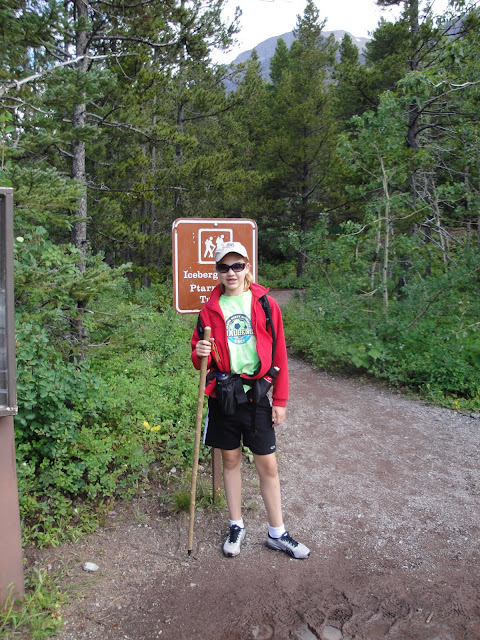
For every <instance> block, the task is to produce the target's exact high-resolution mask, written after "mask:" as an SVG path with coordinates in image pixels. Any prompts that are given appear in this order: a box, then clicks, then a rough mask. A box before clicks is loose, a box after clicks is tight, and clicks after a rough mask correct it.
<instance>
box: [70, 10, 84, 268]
mask: <svg viewBox="0 0 480 640" xmlns="http://www.w3.org/2000/svg"><path fill="white" fill-rule="evenodd" d="M74 12H75V13H74V17H75V21H76V30H75V53H76V55H77V57H78V56H83V55H85V53H86V51H87V42H88V38H87V31H86V25H87V19H88V9H87V5H86V3H85V2H83V1H82V0H75V3H74ZM77 68H78V69H81V70H82V71H85V70H86V69H87V61H86V60H85V58H83V59H82V60H80V61H79V62H78V63H77ZM86 123H87V107H86V104H85V103H84V102H83V103H80V104H76V105H75V106H74V108H73V117H72V126H73V140H72V178H73V179H74V180H77V181H78V182H80V183H81V184H82V185H83V188H84V189H83V195H82V196H81V197H80V198H79V199H78V201H77V209H76V211H75V212H74V216H75V221H74V223H73V227H72V236H71V238H72V244H73V245H74V246H75V247H76V248H77V249H78V251H79V252H80V260H79V263H78V267H79V269H80V271H82V272H83V271H85V259H86V255H87V188H86V173H85V142H83V141H82V140H79V139H78V137H77V136H78V133H77V132H76V129H82V128H83V127H84V126H85V125H86Z"/></svg>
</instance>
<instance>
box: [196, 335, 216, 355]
mask: <svg viewBox="0 0 480 640" xmlns="http://www.w3.org/2000/svg"><path fill="white" fill-rule="evenodd" d="M213 340H214V338H210V340H199V341H198V342H197V344H196V345H195V349H196V352H197V356H198V357H199V358H204V357H205V356H209V355H210V354H211V352H212V343H213Z"/></svg>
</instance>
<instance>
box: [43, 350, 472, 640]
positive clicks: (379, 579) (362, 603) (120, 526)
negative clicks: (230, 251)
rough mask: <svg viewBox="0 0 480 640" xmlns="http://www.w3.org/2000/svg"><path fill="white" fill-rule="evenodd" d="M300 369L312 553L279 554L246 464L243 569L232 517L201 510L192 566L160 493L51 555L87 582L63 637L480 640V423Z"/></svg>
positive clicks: (301, 450)
mask: <svg viewBox="0 0 480 640" xmlns="http://www.w3.org/2000/svg"><path fill="white" fill-rule="evenodd" d="M290 372H291V386H290V391H291V401H290V402H289V407H288V418H287V420H286V422H285V424H284V425H282V426H280V427H279V428H278V434H277V437H278V460H279V468H280V474H281V480H282V487H283V501H284V511H285V523H286V525H287V528H288V529H289V531H290V532H291V533H292V535H294V536H295V537H297V538H299V539H301V540H302V541H303V542H305V543H306V544H307V545H308V546H309V547H310V548H311V549H312V555H311V557H310V558H309V559H307V560H304V561H298V560H293V559H291V558H289V557H288V556H286V555H284V554H281V553H278V552H275V551H272V550H269V549H267V548H266V547H265V545H264V538H265V514H264V510H263V506H262V505H261V501H260V498H259V489H258V482H257V480H256V474H255V472H254V470H253V469H252V467H251V466H250V465H249V463H248V461H247V460H245V462H244V473H245V484H244V504H245V513H244V517H245V521H246V526H247V539H246V541H245V543H244V547H243V549H242V553H241V555H240V556H239V557H238V558H233V559H232V558H225V557H223V555H222V552H221V541H222V539H223V535H224V532H225V524H226V518H227V515H226V511H223V512H220V513H217V512H216V513H203V512H199V513H198V514H197V516H196V525H195V543H194V552H193V556H192V557H191V558H188V557H187V529H188V516H187V515H179V516H170V517H168V516H167V515H166V514H164V513H163V514H162V513H161V512H160V511H159V508H158V498H157V497H156V492H155V490H154V489H155V488H152V494H151V495H149V494H148V493H146V494H145V495H144V498H143V499H140V500H139V501H138V503H137V504H136V505H133V506H132V507H131V508H130V509H125V508H123V509H119V510H118V511H117V512H116V513H115V512H114V513H113V514H112V516H111V517H110V518H109V520H108V523H107V524H106V526H105V527H104V528H103V529H102V530H101V531H99V532H98V533H96V534H95V535H93V536H91V537H90V538H89V539H88V540H87V541H85V542H82V543H79V544H77V545H71V546H68V547H64V548H62V549H57V550H53V551H48V552H45V553H44V554H43V556H42V557H41V558H40V560H41V561H42V562H43V563H50V564H51V565H52V567H53V568H58V566H59V565H63V566H64V567H67V568H68V569H69V574H70V575H69V578H68V580H70V581H72V582H73V583H75V584H77V585H78V584H80V583H81V584H82V585H83V587H82V589H81V590H80V597H79V598H77V599H75V600H73V602H72V604H71V605H69V606H68V607H66V608H65V609H64V610H63V612H62V613H63V617H64V619H65V627H64V630H63V632H62V633H61V635H60V636H59V637H60V640H84V639H95V640H96V639H98V640H100V639H101V640H119V639H122V640H154V639H156V638H161V639H162V640H217V639H218V640H250V639H252V640H254V639H256V640H268V639H270V638H273V639H274V640H284V639H285V640H287V639H290V638H293V639H298V640H315V639H321V640H353V639H355V640H376V639H378V638H388V639H390V638H391V639H399V640H477V639H480V569H479V530H480V519H479V513H480V511H479V472H478V469H479V457H480V456H479V434H480V421H479V420H478V419H475V418H473V417H469V416H465V415H461V414H458V413H455V412H453V411H449V410H446V409H441V408H437V407H432V406H429V405H426V404H424V403H422V402H419V401H415V400H412V399H408V398H406V397H403V396H401V395H399V394H396V393H393V392H390V391H388V390H385V389H382V388H379V387H378V386H377V385H374V384H370V383H362V382H360V381H356V380H350V379H344V378H341V377H336V376H331V375H328V374H325V373H322V372H318V371H314V370H312V369H311V368H310V367H309V366H308V365H307V364H305V363H304V362H302V361H301V360H299V359H297V358H294V357H291V358H290ZM257 505H258V506H257ZM85 561H93V562H96V563H97V564H98V565H99V566H100V570H99V571H98V572H97V573H95V574H87V573H85V572H83V571H82V564H83V563H84V562H85Z"/></svg>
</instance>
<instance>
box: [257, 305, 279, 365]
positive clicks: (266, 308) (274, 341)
mask: <svg viewBox="0 0 480 640" xmlns="http://www.w3.org/2000/svg"><path fill="white" fill-rule="evenodd" d="M258 301H259V302H260V304H261V305H262V309H263V311H264V313H265V318H266V327H267V331H268V327H270V332H271V334H272V367H273V360H274V358H275V350H276V348H277V337H276V335H275V327H274V326H273V321H272V309H271V307H270V301H269V300H268V297H267V294H266V293H265V294H264V295H263V296H261V297H260V298H259V299H258Z"/></svg>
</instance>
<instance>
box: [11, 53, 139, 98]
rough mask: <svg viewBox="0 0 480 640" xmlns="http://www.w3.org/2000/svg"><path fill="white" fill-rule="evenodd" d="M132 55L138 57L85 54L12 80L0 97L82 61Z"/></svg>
mask: <svg viewBox="0 0 480 640" xmlns="http://www.w3.org/2000/svg"><path fill="white" fill-rule="evenodd" d="M132 55H136V54H133V53H117V54H111V53H110V54H105V55H101V56H91V55H88V54H85V55H83V56H77V57H76V58H72V60H66V61H65V62H59V63H58V64H56V65H54V66H53V67H51V68H50V69H45V71H41V72H40V73H34V74H33V75H31V76H27V77H26V78H22V79H21V80H12V81H11V82H8V83H6V84H5V85H4V86H3V87H0V97H2V96H4V95H6V94H7V93H8V92H9V91H10V90H11V89H15V90H16V91H18V90H19V89H20V87H21V86H23V85H24V84H27V83H28V82H33V81H34V80H38V79H39V78H44V77H45V76H46V75H49V74H50V73H53V72H54V71H56V70H57V69H61V68H62V67H68V66H70V65H74V64H76V63H77V62H80V61H81V60H90V61H96V60H106V59H109V58H119V57H122V58H123V57H125V56H132Z"/></svg>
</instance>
